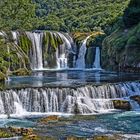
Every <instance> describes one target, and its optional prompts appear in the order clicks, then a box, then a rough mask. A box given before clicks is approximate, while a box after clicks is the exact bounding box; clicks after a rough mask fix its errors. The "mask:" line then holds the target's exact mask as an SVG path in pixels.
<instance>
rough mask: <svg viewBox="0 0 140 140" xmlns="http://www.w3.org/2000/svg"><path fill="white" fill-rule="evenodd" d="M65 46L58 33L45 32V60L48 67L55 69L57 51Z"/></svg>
mask: <svg viewBox="0 0 140 140" xmlns="http://www.w3.org/2000/svg"><path fill="white" fill-rule="evenodd" d="M62 44H63V40H62V39H61V37H60V36H59V34H58V33H56V32H45V33H44V35H43V52H44V53H43V54H44V56H43V58H44V61H45V62H46V63H47V64H45V65H46V66H47V67H50V68H54V67H55V66H56V65H57V62H56V50H57V48H58V47H60V45H62Z"/></svg>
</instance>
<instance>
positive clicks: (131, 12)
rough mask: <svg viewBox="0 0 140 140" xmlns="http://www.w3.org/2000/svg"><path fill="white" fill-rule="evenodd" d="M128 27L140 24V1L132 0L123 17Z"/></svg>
mask: <svg viewBox="0 0 140 140" xmlns="http://www.w3.org/2000/svg"><path fill="white" fill-rule="evenodd" d="M123 20H124V24H125V26H126V27H128V28H129V27H132V26H134V25H136V24H138V23H139V22H140V0H131V1H130V3H129V5H128V8H127V9H126V10H125V12H124V16H123Z"/></svg>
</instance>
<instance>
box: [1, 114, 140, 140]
mask: <svg viewBox="0 0 140 140" xmlns="http://www.w3.org/2000/svg"><path fill="white" fill-rule="evenodd" d="M38 119H39V118H34V119H33V118H20V119H0V126H1V127H8V126H15V127H32V128H35V129H36V131H37V132H38V133H39V134H40V135H43V136H53V137H55V138H66V137H68V136H76V137H85V138H90V137H93V136H95V135H105V134H131V135H132V134H137V135H138V134H140V112H135V111H130V112H119V113H115V114H104V115H96V116H93V115H91V116H69V117H62V116H61V117H60V121H58V122H55V123H53V122H52V123H48V124H47V125H41V124H39V123H38Z"/></svg>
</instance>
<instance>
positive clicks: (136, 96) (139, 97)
mask: <svg viewBox="0 0 140 140" xmlns="http://www.w3.org/2000/svg"><path fill="white" fill-rule="evenodd" d="M130 99H131V100H134V101H136V102H137V103H138V104H139V105H140V95H134V96H131V97H130Z"/></svg>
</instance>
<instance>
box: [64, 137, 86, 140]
mask: <svg viewBox="0 0 140 140" xmlns="http://www.w3.org/2000/svg"><path fill="white" fill-rule="evenodd" d="M67 140H87V139H86V138H79V137H74V136H70V137H67Z"/></svg>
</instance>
